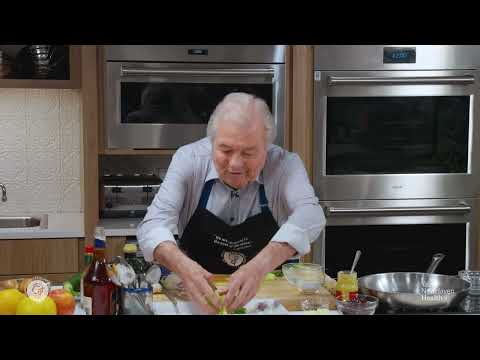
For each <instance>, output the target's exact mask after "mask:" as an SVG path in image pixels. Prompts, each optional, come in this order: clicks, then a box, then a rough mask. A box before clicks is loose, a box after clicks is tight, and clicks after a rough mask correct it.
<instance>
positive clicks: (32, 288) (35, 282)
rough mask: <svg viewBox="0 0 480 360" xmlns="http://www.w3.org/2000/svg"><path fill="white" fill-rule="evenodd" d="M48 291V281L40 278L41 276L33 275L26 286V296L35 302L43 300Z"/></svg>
mask: <svg viewBox="0 0 480 360" xmlns="http://www.w3.org/2000/svg"><path fill="white" fill-rule="evenodd" d="M49 291H50V283H49V281H48V280H45V279H42V278H41V277H34V278H33V279H32V281H31V282H30V284H28V286H27V296H28V297H29V298H31V299H32V300H34V301H37V302H41V301H43V300H45V298H46V297H47V296H48V293H49Z"/></svg>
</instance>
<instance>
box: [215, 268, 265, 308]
mask: <svg viewBox="0 0 480 360" xmlns="http://www.w3.org/2000/svg"><path fill="white" fill-rule="evenodd" d="M264 277H265V274H264V273H263V272H262V271H260V269H258V268H256V267H255V265H254V264H253V263H250V262H249V263H247V264H245V265H243V266H241V267H240V268H239V269H238V270H237V271H235V272H234V273H233V274H232V275H231V276H230V283H229V286H228V291H227V293H226V295H225V298H224V304H225V306H226V307H227V310H228V311H234V310H235V309H237V308H239V307H241V306H243V305H245V304H246V303H248V302H249V301H250V300H252V299H253V298H254V297H255V295H256V294H257V292H258V288H259V287H260V284H261V283H262V280H263V279H264Z"/></svg>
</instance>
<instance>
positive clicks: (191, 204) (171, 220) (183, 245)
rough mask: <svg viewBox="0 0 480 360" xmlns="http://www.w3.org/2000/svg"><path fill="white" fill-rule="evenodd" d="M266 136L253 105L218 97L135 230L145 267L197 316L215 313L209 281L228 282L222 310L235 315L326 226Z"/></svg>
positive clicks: (269, 129) (260, 109) (258, 103)
mask: <svg viewBox="0 0 480 360" xmlns="http://www.w3.org/2000/svg"><path fill="white" fill-rule="evenodd" d="M275 130H276V129H275V123H274V120H273V116H272V114H271V113H270V110H269V108H268V105H267V104H266V103H265V102H264V101H263V100H262V99H260V98H256V97H254V96H253V95H250V94H245V93H231V94H229V95H227V96H226V97H225V98H224V99H223V100H222V102H221V103H220V104H218V105H217V107H216V109H215V111H214V112H213V114H212V115H211V117H210V121H209V123H208V127H207V137H206V138H204V139H201V140H199V141H197V142H194V143H192V144H188V145H186V146H183V147H181V148H180V149H178V150H177V152H176V153H175V155H174V156H173V158H172V161H171V163H170V166H169V169H168V171H167V174H166V176H165V178H164V181H163V183H162V186H161V188H160V189H159V191H158V193H157V194H156V196H155V198H154V200H153V202H152V204H151V206H150V207H149V208H148V212H147V214H146V216H145V218H144V219H143V221H142V222H141V223H140V225H139V227H138V229H137V238H138V241H139V244H140V246H141V248H142V250H143V253H144V256H145V259H146V260H147V261H153V260H155V261H157V262H159V263H160V264H162V265H164V266H165V267H167V268H168V269H170V270H171V271H173V272H175V273H176V274H177V275H178V276H179V277H180V278H181V279H182V283H183V286H184V288H185V289H186V291H187V292H188V293H189V295H190V297H191V298H192V300H193V301H195V302H196V303H197V304H198V305H199V306H200V307H201V308H202V309H203V310H204V311H207V312H210V313H214V312H215V311H216V310H217V309H218V307H219V306H220V305H221V302H220V299H219V298H218V296H217V294H216V293H215V292H214V290H213V287H212V285H211V280H212V276H213V275H214V274H231V276H230V282H229V286H228V289H227V292H226V294H225V297H224V305H226V306H227V308H228V309H229V310H233V309H236V308H238V307H240V306H243V305H245V304H246V303H247V302H248V301H250V300H251V299H252V298H253V297H254V296H255V295H256V293H257V291H258V288H259V286H260V283H261V281H262V280H263V279H264V277H265V275H266V274H267V273H268V272H270V271H272V270H274V269H275V268H277V267H278V266H281V265H282V264H283V263H284V262H287V261H292V259H294V258H297V259H298V257H300V256H303V255H305V254H307V253H308V252H309V251H310V249H311V243H312V242H313V241H315V240H316V239H317V238H318V236H319V235H320V233H321V231H322V229H323V228H324V226H325V216H324V214H323V211H322V208H321V207H320V206H319V204H318V199H317V197H316V196H315V194H314V191H313V188H312V186H311V184H310V182H309V179H308V175H307V173H306V170H305V167H304V165H303V162H302V161H301V159H300V158H299V157H298V155H296V154H293V153H290V152H288V151H286V150H284V149H282V148H281V147H279V146H277V145H274V144H273V140H274V138H275V132H276V131H275Z"/></svg>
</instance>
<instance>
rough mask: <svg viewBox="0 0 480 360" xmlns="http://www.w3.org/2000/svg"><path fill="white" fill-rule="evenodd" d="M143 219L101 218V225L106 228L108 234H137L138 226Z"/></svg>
mask: <svg viewBox="0 0 480 360" xmlns="http://www.w3.org/2000/svg"><path fill="white" fill-rule="evenodd" d="M142 220H143V219H139V218H122V219H100V222H99V224H98V225H99V226H102V227H103V228H104V229H105V235H106V236H136V235H137V226H138V224H140V222H141V221H142Z"/></svg>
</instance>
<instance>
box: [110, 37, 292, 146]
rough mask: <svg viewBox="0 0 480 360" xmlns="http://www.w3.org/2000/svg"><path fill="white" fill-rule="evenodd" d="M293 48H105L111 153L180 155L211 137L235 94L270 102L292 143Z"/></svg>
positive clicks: (281, 131)
mask: <svg viewBox="0 0 480 360" xmlns="http://www.w3.org/2000/svg"><path fill="white" fill-rule="evenodd" d="M284 83H285V46H283V45H265V46H262V45H252V46H247V45H225V46H221V45H182V46H177V45H149V46H145V45H142V46H139V45H112V46H105V94H106V96H105V123H106V129H105V132H106V144H107V147H108V148H133V149H155V148H163V149H176V148H178V147H180V146H182V145H185V144H187V143H190V142H193V141H196V140H198V139H200V138H202V137H204V136H205V135H206V127H207V123H208V120H209V118H210V115H211V113H212V111H213V110H214V108H215V106H216V105H217V104H218V103H219V102H220V100H222V98H223V97H224V96H225V95H227V94H228V93H230V92H238V91H240V92H247V93H251V94H254V95H256V96H258V97H261V98H263V99H264V100H265V101H266V102H267V104H268V105H269V107H270V110H271V111H272V113H273V115H274V118H275V121H276V126H277V130H278V131H277V134H278V136H277V139H276V143H277V144H279V145H282V144H283V140H284V112H285V111H284V106H285V102H284V93H285V89H284V86H285V84H284Z"/></svg>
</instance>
